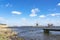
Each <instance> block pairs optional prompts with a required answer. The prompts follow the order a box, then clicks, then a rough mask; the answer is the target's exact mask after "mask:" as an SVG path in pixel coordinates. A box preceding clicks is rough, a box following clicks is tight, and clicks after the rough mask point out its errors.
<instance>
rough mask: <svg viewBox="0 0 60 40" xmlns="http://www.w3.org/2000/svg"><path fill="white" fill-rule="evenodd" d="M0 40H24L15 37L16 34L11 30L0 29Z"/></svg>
mask: <svg viewBox="0 0 60 40" xmlns="http://www.w3.org/2000/svg"><path fill="white" fill-rule="evenodd" d="M0 40H24V39H23V38H20V37H18V36H17V33H16V32H13V31H12V30H1V29H0Z"/></svg>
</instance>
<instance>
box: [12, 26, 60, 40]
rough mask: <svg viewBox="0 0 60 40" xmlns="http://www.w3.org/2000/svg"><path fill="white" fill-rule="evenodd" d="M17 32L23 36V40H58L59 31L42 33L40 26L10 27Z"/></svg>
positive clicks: (59, 36) (59, 37)
mask: <svg viewBox="0 0 60 40" xmlns="http://www.w3.org/2000/svg"><path fill="white" fill-rule="evenodd" d="M11 29H13V30H14V31H16V32H18V36H20V37H24V39H25V40H60V31H50V33H49V34H44V32H43V30H42V29H40V28H27V27H23V28H11Z"/></svg>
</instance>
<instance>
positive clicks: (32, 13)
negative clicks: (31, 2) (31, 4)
mask: <svg viewBox="0 0 60 40" xmlns="http://www.w3.org/2000/svg"><path fill="white" fill-rule="evenodd" d="M38 12H40V10H39V9H38V8H35V9H32V10H31V14H30V16H31V17H34V16H37V14H36V13H38Z"/></svg>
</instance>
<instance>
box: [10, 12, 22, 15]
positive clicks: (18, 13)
mask: <svg viewBox="0 0 60 40" xmlns="http://www.w3.org/2000/svg"><path fill="white" fill-rule="evenodd" d="M11 13H12V14H17V15H20V14H22V12H19V11H12V12H11Z"/></svg>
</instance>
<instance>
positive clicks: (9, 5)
mask: <svg viewBox="0 0 60 40" xmlns="http://www.w3.org/2000/svg"><path fill="white" fill-rule="evenodd" d="M12 6H13V5H12V4H10V3H6V4H0V7H12Z"/></svg>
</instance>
